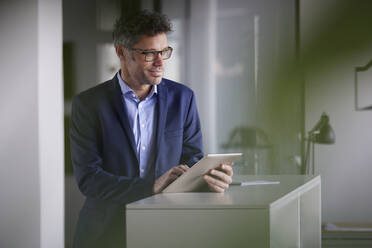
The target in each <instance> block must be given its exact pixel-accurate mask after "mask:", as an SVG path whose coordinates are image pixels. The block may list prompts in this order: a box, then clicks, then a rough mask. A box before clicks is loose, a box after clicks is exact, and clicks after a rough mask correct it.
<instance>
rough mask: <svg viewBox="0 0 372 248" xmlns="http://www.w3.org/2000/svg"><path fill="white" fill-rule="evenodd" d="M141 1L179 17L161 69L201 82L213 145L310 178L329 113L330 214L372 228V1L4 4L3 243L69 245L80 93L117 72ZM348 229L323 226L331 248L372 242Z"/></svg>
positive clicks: (264, 170) (250, 168)
mask: <svg viewBox="0 0 372 248" xmlns="http://www.w3.org/2000/svg"><path fill="white" fill-rule="evenodd" d="M139 9H149V10H153V11H159V12H162V13H165V14H167V15H168V16H169V18H170V19H171V21H172V23H173V27H174V32H172V33H171V34H170V35H169V37H168V42H169V45H170V46H172V47H173V48H174V54H173V55H172V58H171V59H170V60H169V61H168V64H167V69H166V75H165V77H167V78H169V79H172V80H175V81H179V82H181V83H183V84H185V85H187V86H189V87H190V88H192V89H193V90H194V92H195V94H196V97H197V103H198V109H199V115H200V117H201V121H202V128H203V135H204V147H205V152H206V153H224V152H238V151H239V152H243V153H244V157H243V159H241V160H240V161H238V162H237V163H236V165H235V166H234V171H235V173H236V174H303V173H305V163H304V162H305V155H306V150H307V146H306V143H307V142H306V138H307V136H308V131H310V130H311V129H312V128H313V127H314V125H315V124H316V123H317V122H318V120H319V119H320V116H321V114H322V113H323V112H326V113H327V114H328V115H329V117H330V123H331V125H332V127H333V129H334V131H335V134H336V142H335V143H334V144H332V145H319V144H316V145H314V147H313V148H314V150H313V151H314V157H313V159H312V161H311V162H314V165H315V173H316V174H321V177H322V222H323V223H325V224H326V223H333V224H334V223H336V224H337V223H344V225H346V226H347V227H360V226H363V227H366V226H367V227H372V226H371V224H370V223H372V212H371V211H370V208H371V207H372V198H371V197H370V195H369V189H370V188H371V186H372V183H371V180H370V178H369V175H370V174H371V173H372V162H371V161H372V155H371V153H370V152H369V147H371V146H372V132H371V130H370V126H369V123H371V121H372V116H371V110H370V108H369V107H370V106H371V105H372V101H371V100H369V98H371V99H372V97H371V96H372V69H371V70H368V69H369V66H368V63H369V62H370V61H371V60H372V46H371V44H372V43H371V41H372V34H371V32H370V30H369V29H370V26H371V24H372V17H371V15H370V13H371V11H372V3H371V2H370V1H368V0H357V1H352V0H326V1H324V0H323V1H321V0H141V1H135V0H96V1H88V0H79V1H73V0H53V1H47V0H32V1H31V0H30V1H22V0H16V1H6V0H5V1H0V30H1V35H0V51H1V53H0V54H1V58H0V61H1V65H2V66H1V67H0V71H1V73H0V77H1V91H0V92H1V105H0V109H1V115H2V116H3V118H2V124H1V129H0V133H1V141H2V142H1V143H0V144H1V148H2V149H1V156H0V159H1V164H2V166H1V167H0V168H1V175H2V178H1V180H0V182H1V183H0V186H1V187H0V188H1V190H0V191H1V196H2V199H5V200H3V201H1V203H0V216H1V219H0V223H1V224H0V235H1V236H0V246H1V247H63V246H64V247H71V244H72V239H73V233H74V230H75V225H76V221H77V216H78V212H79V210H80V207H81V206H82V203H83V201H84V197H83V196H82V195H81V194H80V192H79V191H78V189H77V186H76V183H75V180H74V177H73V169H72V165H71V160H70V156H69V140H68V125H69V124H68V122H69V116H70V110H71V100H72V98H73V96H74V95H75V94H77V93H79V92H81V91H83V90H85V89H87V88H90V87H92V86H95V85H97V84H98V83H101V82H103V81H105V80H108V79H110V78H112V77H113V76H114V74H115V73H116V72H117V71H118V69H119V63H118V60H117V58H116V55H115V51H114V48H113V44H112V37H111V32H112V26H113V22H114V21H115V19H116V18H118V17H119V16H120V15H126V14H128V13H130V12H131V11H135V10H139ZM356 67H359V68H360V67H363V68H364V69H365V70H359V71H361V73H360V75H359V76H358V75H357V73H356V69H355V68H356ZM362 72H363V73H362ZM356 75H357V76H356ZM357 79H359V81H358V80H357ZM357 93H358V94H357ZM359 102H360V103H359ZM358 104H361V105H363V106H364V108H363V107H362V108H359V107H358V106H359V105H358ZM63 117H64V121H63V119H62V118H63ZM63 128H64V130H65V132H63ZM63 137H64V140H63ZM63 147H64V149H63ZM63 154H64V156H63ZM63 187H64V190H63ZM350 230H351V231H349V232H328V231H327V230H326V229H325V232H324V233H323V244H324V247H328V246H327V245H329V247H332V245H336V246H337V247H349V246H350V247H368V245H371V242H372V238H371V235H372V234H371V233H372V232H362V233H361V232H355V231H353V230H352V229H350ZM358 245H359V246H358Z"/></svg>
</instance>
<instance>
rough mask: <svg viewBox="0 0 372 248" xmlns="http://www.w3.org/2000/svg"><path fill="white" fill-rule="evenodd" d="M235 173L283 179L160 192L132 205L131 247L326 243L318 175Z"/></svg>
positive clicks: (129, 216) (313, 247)
mask: <svg viewBox="0 0 372 248" xmlns="http://www.w3.org/2000/svg"><path fill="white" fill-rule="evenodd" d="M234 178H235V179H240V180H245V181H247V180H271V181H280V184H275V185H256V186H244V187H242V186H231V187H230V188H229V190H228V191H227V192H225V193H223V194H219V193H168V194H158V195H154V196H152V197H149V198H146V199H143V200H140V201H137V202H134V203H131V204H128V205H127V208H126V211H127V213H126V214H127V247H128V248H134V247H141V248H142V247H161V248H166V247H172V248H173V247H176V248H183V247H185V248H186V247H187V248H190V247H203V248H206V247H213V248H217V247H221V248H227V247H232V248H234V247H257V248H265V247H271V248H272V247H284V248H290V247H311V248H317V247H319V248H320V247H321V194H320V192H321V191H320V190H321V188H320V187H321V184H320V177H319V176H316V177H310V176H302V175H289V176H287V175H285V176H283V175H281V176H241V177H238V176H237V177H234Z"/></svg>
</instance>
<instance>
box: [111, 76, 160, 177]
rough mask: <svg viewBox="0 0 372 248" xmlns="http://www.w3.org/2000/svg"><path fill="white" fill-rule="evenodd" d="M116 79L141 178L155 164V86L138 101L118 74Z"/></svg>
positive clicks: (156, 92)
mask: <svg viewBox="0 0 372 248" xmlns="http://www.w3.org/2000/svg"><path fill="white" fill-rule="evenodd" d="M117 78H118V80H119V84H120V88H121V92H122V96H123V100H124V102H125V104H124V108H126V110H127V114H128V118H129V123H130V127H131V129H132V131H133V135H134V141H135V143H136V155H137V159H138V162H139V167H140V168H139V171H140V177H142V178H143V177H145V175H146V173H147V172H148V169H149V168H150V166H151V165H152V164H153V163H154V162H155V161H154V160H155V147H156V145H155V142H156V131H155V130H156V126H157V113H156V101H157V94H158V91H157V86H156V85H154V86H152V88H151V91H150V93H149V94H148V95H147V97H146V98H145V99H143V100H142V101H140V100H139V98H138V97H137V95H136V94H135V93H134V91H133V90H132V89H131V88H130V87H129V86H128V85H127V84H126V83H125V82H124V81H123V79H122V78H121V76H120V72H118V73H117Z"/></svg>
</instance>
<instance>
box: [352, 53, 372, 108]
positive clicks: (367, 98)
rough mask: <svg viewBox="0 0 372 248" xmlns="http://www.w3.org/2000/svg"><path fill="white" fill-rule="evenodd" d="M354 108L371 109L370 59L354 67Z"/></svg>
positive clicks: (371, 77)
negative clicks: (362, 64) (364, 63)
mask: <svg viewBox="0 0 372 248" xmlns="http://www.w3.org/2000/svg"><path fill="white" fill-rule="evenodd" d="M354 73H355V74H354V79H355V80H354V88H355V110H357V111H362V110H372V97H371V96H372V60H371V61H369V62H368V63H367V64H366V65H364V66H357V67H355V71H354Z"/></svg>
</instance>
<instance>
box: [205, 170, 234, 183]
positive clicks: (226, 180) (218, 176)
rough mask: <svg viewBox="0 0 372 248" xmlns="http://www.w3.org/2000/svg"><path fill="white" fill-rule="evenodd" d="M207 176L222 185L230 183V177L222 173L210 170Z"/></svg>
mask: <svg viewBox="0 0 372 248" xmlns="http://www.w3.org/2000/svg"><path fill="white" fill-rule="evenodd" d="M209 175H212V176H213V177H214V178H215V179H216V180H219V181H223V182H224V183H227V184H230V183H232V178H231V176H230V175H229V174H227V173H225V172H224V171H219V170H211V171H210V172H209Z"/></svg>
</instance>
